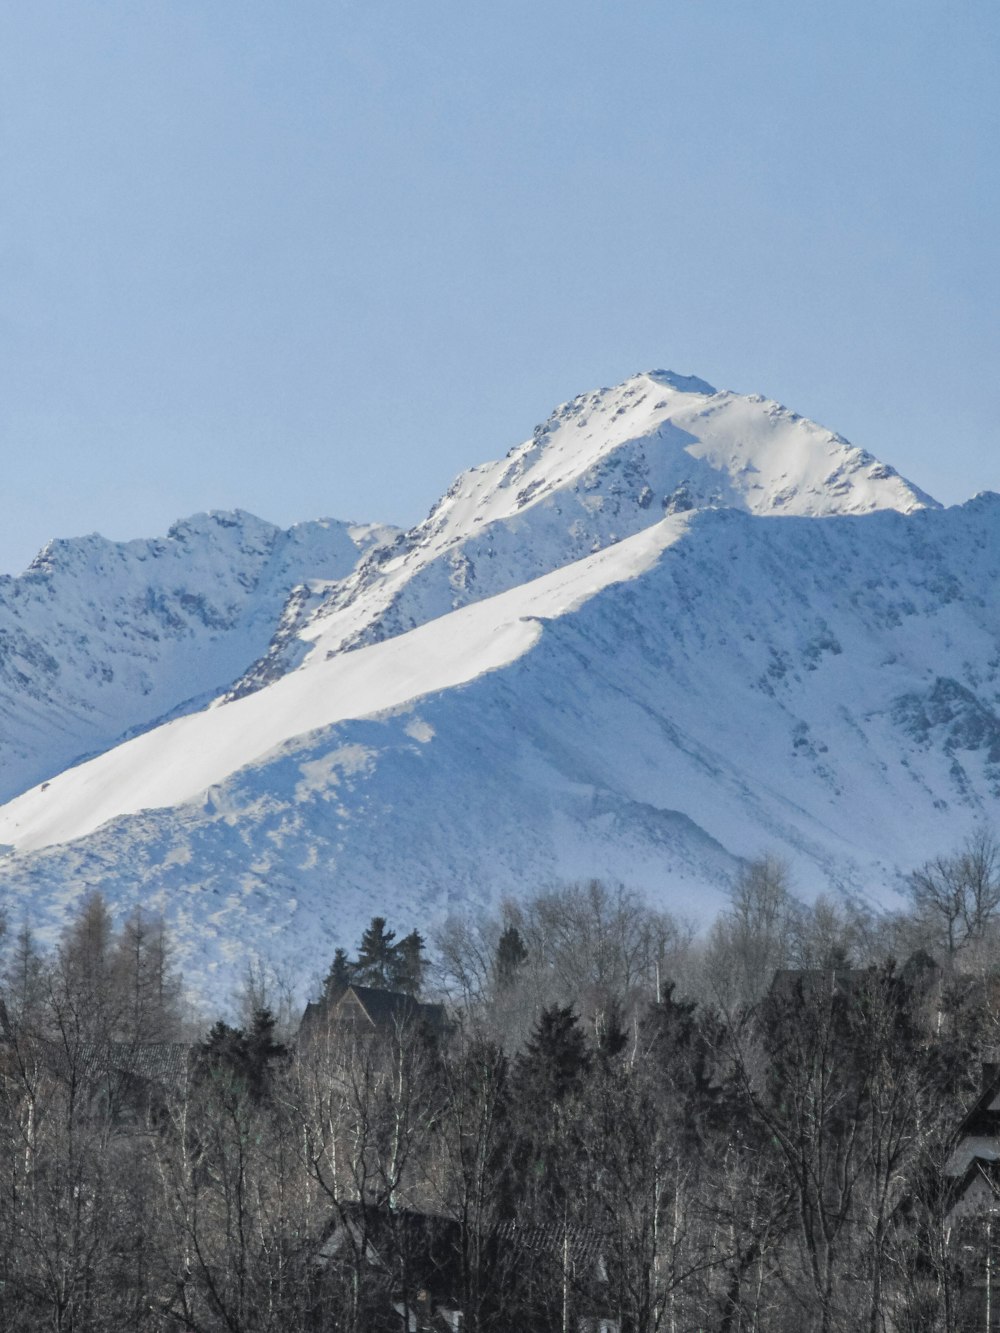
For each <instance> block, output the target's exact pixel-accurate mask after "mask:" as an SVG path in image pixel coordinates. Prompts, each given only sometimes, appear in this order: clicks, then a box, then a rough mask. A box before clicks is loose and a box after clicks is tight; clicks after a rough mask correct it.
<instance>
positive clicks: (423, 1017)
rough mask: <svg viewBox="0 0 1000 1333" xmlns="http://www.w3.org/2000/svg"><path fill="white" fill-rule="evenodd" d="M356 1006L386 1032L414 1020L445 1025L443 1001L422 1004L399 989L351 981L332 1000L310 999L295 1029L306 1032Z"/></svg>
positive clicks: (335, 1018)
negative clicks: (387, 988) (379, 987)
mask: <svg viewBox="0 0 1000 1333" xmlns="http://www.w3.org/2000/svg"><path fill="white" fill-rule="evenodd" d="M358 1008H360V1010H361V1012H362V1013H363V1014H364V1015H365V1017H366V1018H367V1019H368V1021H369V1023H371V1025H372V1027H373V1028H374V1029H375V1030H376V1031H378V1032H390V1031H393V1030H396V1029H398V1028H400V1027H402V1026H403V1025H404V1024H414V1023H426V1024H427V1025H428V1026H429V1027H431V1028H433V1029H434V1030H435V1031H441V1030H443V1029H444V1028H445V1026H446V1025H447V1018H446V1016H445V1009H444V1005H443V1004H424V1003H423V1002H422V1001H420V1000H416V999H414V997H413V996H412V995H407V994H406V993H405V992H403V991H394V990H379V989H378V988H377V987H375V986H356V985H354V984H352V985H350V986H348V987H347V989H346V990H345V991H344V993H343V994H342V995H340V996H338V998H337V999H336V1000H334V1001H332V1002H331V1001H328V1000H326V999H321V1000H313V1001H310V1003H309V1004H307V1005H306V1009H305V1013H304V1014H303V1015H302V1022H301V1024H300V1026H299V1031H300V1032H308V1031H309V1030H310V1029H312V1028H314V1027H315V1026H316V1025H317V1024H318V1023H321V1022H322V1021H323V1020H324V1019H326V1020H328V1021H333V1022H336V1021H337V1019H338V1018H341V1017H343V1016H344V1014H345V1013H346V1012H348V1011H349V1010H352V1009H353V1010H355V1011H356V1010H357V1009H358Z"/></svg>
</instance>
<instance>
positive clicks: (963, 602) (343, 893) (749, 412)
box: [0, 372, 1000, 992]
mask: <svg viewBox="0 0 1000 1333" xmlns="http://www.w3.org/2000/svg"><path fill="white" fill-rule="evenodd" d="M657 374H659V375H660V376H661V377H662V379H664V380H666V379H669V383H665V382H660V381H658V380H657V379H656V378H654V377H652V376H649V375H646V376H641V377H634V378H633V380H631V381H626V383H625V384H624V385H621V386H617V388H616V389H614V390H604V391H598V392H597V393H596V394H595V395H581V396H580V398H578V399H575V400H572V402H571V403H570V404H564V405H563V406H562V407H561V408H559V409H557V410H556V412H555V413H553V415H552V416H551V417H550V418H549V423H550V425H549V426H548V427H547V426H546V425H545V423H543V426H542V427H541V428H539V430H537V431H536V432H535V434H534V435H533V436H532V438H531V439H530V440H527V441H524V442H523V443H522V444H521V445H518V446H515V448H514V449H513V450H511V451H510V452H509V453H508V455H507V456H506V458H505V459H503V460H499V461H498V462H497V463H495V464H486V465H480V466H479V467H478V468H474V469H470V470H469V471H467V472H465V473H463V474H462V475H461V477H460V478H458V479H457V481H456V483H455V484H454V485H453V486H452V487H451V488H450V490H449V492H448V493H447V494H446V495H445V496H444V497H442V500H441V501H440V502H439V503H438V505H436V506H435V507H434V509H432V511H431V514H430V515H429V517H428V518H427V519H426V520H424V522H423V523H422V524H418V525H417V526H416V527H415V528H414V529H411V530H410V532H408V533H403V534H391V533H387V534H385V535H384V540H382V541H381V542H380V543H378V544H377V545H375V546H373V547H372V548H370V549H369V550H368V551H367V552H362V553H361V554H360V557H359V559H358V560H357V562H356V563H355V564H354V565H353V566H352V568H351V569H350V571H349V572H347V573H346V574H345V575H344V576H342V577H340V578H335V579H331V580H322V579H315V580H307V581H306V582H305V583H303V584H300V585H299V587H298V590H295V591H292V592H290V593H289V594H288V595H287V596H286V598H285V602H284V608H283V610H282V611H281V612H280V613H279V614H280V615H282V616H283V617H284V625H285V631H286V632H285V637H284V639H282V628H281V627H280V626H279V630H278V633H277V634H276V635H274V636H273V637H272V640H271V648H272V649H274V648H275V645H276V644H277V645H278V646H277V650H276V651H275V652H274V653H272V656H271V661H270V667H271V668H272V669H271V673H270V676H269V678H267V679H262V680H259V681H257V682H254V683H253V687H252V688H248V689H244V690H242V691H240V690H237V691H234V692H231V693H229V694H228V695H226V696H224V697H223V698H217V699H215V700H214V701H213V702H212V704H211V705H210V706H209V707H208V708H206V709H203V710H201V711H199V712H194V713H190V714H188V715H186V716H183V717H181V718H179V719H177V720H175V721H173V722H170V723H169V724H167V725H165V726H162V727H159V728H157V729H155V730H153V731H148V732H145V733H144V734H143V735H141V736H139V737H137V738H136V739H134V740H132V741H129V742H127V743H126V744H124V745H119V746H117V747H115V748H113V749H111V750H109V751H107V752H106V753H105V754H104V755H101V756H98V757H97V758H95V759H94V760H92V761H90V762H88V763H86V764H83V765H81V766H80V767H78V768H75V769H72V770H69V771H67V772H64V773H61V774H58V775H56V776H55V777H54V778H53V779H52V780H51V781H50V782H49V783H48V784H47V786H46V788H45V790H44V791H43V790H42V789H41V788H39V787H35V788H33V789H31V790H29V791H27V792H24V793H22V794H21V795H20V796H19V797H17V798H16V799H14V800H12V801H9V802H8V803H7V804H6V805H4V806H3V807H2V808H0V842H2V843H4V844H6V845H7V848H8V852H7V855H5V856H3V857H2V858H0V891H2V892H3V893H5V894H6V896H7V900H8V902H9V903H11V904H20V905H21V906H22V907H23V908H27V907H28V906H29V905H31V907H32V910H33V911H34V913H35V915H36V923H37V924H38V925H39V927H40V928H41V929H42V930H43V931H46V930H47V931H49V932H50V933H51V932H56V931H57V930H58V923H59V921H60V920H61V916H62V914H63V913H64V912H65V911H66V910H67V909H68V908H69V907H71V905H72V904H73V902H75V901H78V900H79V897H80V895H81V894H82V893H84V892H86V891H87V889H88V888H90V887H97V886H100V887H102V888H103V889H104V890H105V892H107V893H109V895H110V896H111V898H112V899H113V901H114V903H115V905H117V906H120V907H121V908H127V907H128V906H130V905H132V904H134V903H136V902H144V903H146V904H147V905H150V906H153V907H162V908H164V909H165V910H167V911H168V914H169V915H170V917H171V918H172V921H173V924H174V928H175V930H176V933H177V938H178V942H179V947H180V950H181V953H182V956H183V957H184V958H185V960H186V966H187V967H188V969H189V971H190V975H191V976H192V977H193V978H195V980H196V983H197V985H199V986H200V987H202V988H204V989H207V990H209V991H217V992H221V990H222V989H224V988H225V986H226V985H228V984H230V983H231V982H232V980H233V975H234V969H235V968H237V967H238V966H239V965H241V964H242V963H243V962H245V960H246V957H247V956H248V954H252V953H258V954H260V955H262V956H267V957H271V958H272V959H273V960H275V961H277V962H279V963H282V964H283V965H286V966H287V967H289V968H293V969H294V970H295V971H296V973H297V974H298V975H309V974H310V969H311V968H313V967H319V966H321V965H322V963H323V961H324V959H323V958H322V957H321V956H320V954H321V953H323V951H325V952H327V953H329V952H331V951H332V948H333V947H334V946H335V945H336V944H337V943H343V941H344V939H345V938H351V937H353V936H354V935H355V934H356V933H357V931H358V929H359V928H360V926H361V925H363V924H364V921H365V920H367V917H368V916H369V915H370V914H371V910H372V905H373V903H374V904H375V905H377V906H378V907H379V908H380V909H384V910H385V911H386V912H389V913H391V914H392V915H393V916H394V917H395V919H398V920H400V921H401V922H403V923H404V924H406V925H415V926H419V927H420V928H421V929H424V928H425V927H426V926H427V925H428V924H429V923H430V922H432V921H433V920H434V919H436V918H439V917H440V916H441V915H442V914H443V913H445V912H447V911H449V910H453V909H455V908H465V909H474V908H475V907H476V906H486V905H491V904H493V903H495V902H496V900H497V898H498V897H500V896H503V895H504V894H507V893H512V892H517V891H519V890H530V889H533V888H537V887H539V885H540V884H543V883H551V882H556V881H558V880H562V879H566V878H574V877H586V876H590V875H598V876H604V877H607V878H613V879H619V880H624V881H626V882H629V883H630V884H633V885H635V886H636V887H639V888H641V889H644V890H646V891H647V892H648V893H649V894H650V895H651V896H652V897H653V898H655V899H656V900H657V901H658V902H659V903H660V904H661V905H663V906H665V907H668V908H671V909H673V910H675V911H681V912H682V913H685V914H686V913H689V912H690V911H692V910H696V914H698V915H700V916H701V917H702V918H703V919H704V918H705V917H707V916H709V915H711V913H712V912H713V911H714V910H715V909H716V908H717V907H718V906H719V905H720V904H721V903H723V902H724V901H725V894H726V888H727V885H728V883H729V882H730V881H731V879H732V876H733V874H734V873H735V871H736V869H737V868H738V866H739V865H740V863H741V861H742V860H743V859H745V858H746V857H749V856H753V855H756V854H759V853H760V852H761V851H763V850H765V849H769V848H770V849H773V850H776V851H777V852H779V853H780V854H783V855H785V856H786V857H787V858H788V860H789V861H790V863H791V865H792V867H793V870H794V872H795V875H796V878H797V881H798V883H799V886H800V889H801V891H802V892H803V893H804V894H805V895H806V896H812V895H814V894H816V893H819V892H824V891H834V892H841V893H847V894H850V895H852V896H857V897H862V898H867V899H868V900H869V901H871V902H873V903H876V904H880V905H887V904H891V903H892V902H893V901H895V895H896V894H897V893H898V890H899V888H900V886H901V884H902V882H903V880H902V877H903V876H904V875H905V873H906V871H907V870H908V869H909V868H911V866H912V865H913V864H914V863H915V862H918V861H919V860H920V859H922V858H923V857H925V856H929V855H931V854H933V853H935V852H937V851H940V850H942V848H945V849H946V848H947V847H948V846H950V845H951V844H953V843H954V842H956V841H958V840H959V838H960V837H961V836H962V835H963V834H964V833H965V832H966V831H967V828H968V826H969V825H970V824H971V823H973V822H975V821H977V820H981V819H983V818H988V817H989V816H990V814H991V813H992V812H993V811H994V810H995V808H996V802H997V800H998V799H1000V635H998V632H997V630H996V628H995V626H996V623H997V617H996V609H997V594H996V588H997V587H998V586H1000V498H998V497H997V496H993V495H990V494H984V495H982V496H979V497H976V498H975V499H974V500H971V501H969V502H967V503H966V504H965V505H963V506H957V507H954V508H952V509H947V510H945V509H942V508H941V507H940V506H937V505H936V503H935V502H934V501H932V500H931V499H930V497H928V496H926V495H925V494H924V493H923V492H921V491H920V490H919V489H918V488H916V487H913V486H912V485H910V483H908V482H906V481H905V480H904V479H903V478H901V477H899V476H898V474H897V473H895V471H894V470H893V469H891V468H888V467H886V466H885V465H884V464H881V463H879V462H878V461H877V460H875V459H874V458H872V456H871V455H869V454H867V453H865V452H864V451H862V450H856V449H854V448H853V446H850V445H848V444H847V443H846V442H845V441H843V440H842V438H841V437H839V436H836V435H834V434H833V433H832V432H829V431H825V430H824V429H823V428H822V427H818V426H816V425H815V424H814V423H811V422H806V421H804V420H803V419H802V418H800V417H797V416H796V414H794V413H790V412H789V411H788V409H786V408H782V407H780V405H778V404H774V403H771V402H770V401H769V400H765V399H759V400H758V399H756V398H744V397H740V396H738V395H732V394H718V393H714V392H711V393H710V392H708V390H710V389H711V386H710V385H706V383H705V382H704V381H700V380H695V381H692V380H691V379H687V378H683V379H682V378H681V377H676V376H672V375H670V376H667V374H666V373H664V372H658V373H657ZM692 384H693V385H694V386H695V387H693V388H692V387H691V386H692ZM678 385H680V387H678ZM640 399H642V401H639V400H640ZM661 402H664V403H666V406H665V407H664V406H658V404H660V403H661ZM581 418H585V423H584V425H582V426H581V425H578V424H577V422H578V421H580V420H581ZM650 421H652V428H651V429H646V430H643V429H640V427H642V426H643V424H645V425H649V422H650ZM588 429H589V433H590V435H591V437H594V436H595V432H597V433H598V434H599V436H600V438H591V439H590V440H587V434H588ZM699 431H700V432H701V433H700V434H699V433H698V432H699ZM713 432H714V433H713ZM577 441H579V444H577V443H576V442H577ZM563 446H565V447H563ZM588 450H589V451H590V452H589V453H588V452H587V451H588ZM657 450H659V452H655V451H657ZM691 450H694V453H692V452H690V451H691ZM639 455H641V456H642V464H641V466H640V465H638V463H636V459H637V457H638V456H639ZM696 455H697V456H696ZM789 458H791V460H792V463H791V464H789V462H788V461H787V460H788V459H789ZM706 460H707V461H706ZM629 463H636V466H635V467H634V468H631V469H629V468H628V467H627V464H629ZM748 464H749V466H748ZM793 465H794V466H793ZM796 467H797V469H798V470H797V471H796ZM540 468H541V472H540V471H539V469H540ZM574 469H575V470H574ZM679 469H683V470H684V472H685V476H684V477H683V478H682V480H683V481H684V482H685V483H686V484H685V490H686V494H684V495H679V494H678V489H679V486H680V483H679V482H677V478H678V475H679V471H678V470H679ZM539 480H541V481H542V482H543V483H544V485H542V486H537V487H535V489H534V490H532V491H531V492H530V493H528V494H527V495H525V494H524V491H525V489H526V487H527V486H529V485H530V484H531V482H532V481H539ZM675 483H676V484H675ZM545 486H547V487H548V489H547V490H546V489H545ZM646 486H649V487H650V490H651V491H652V496H651V497H650V498H649V499H648V501H647V502H646V503H645V504H644V503H643V501H642V497H643V487H646ZM733 501H735V502H733ZM797 509H798V510H800V511H801V512H796V510H797ZM477 515H478V517H479V521H478V522H477V521H476V518H477ZM489 550H492V555H489V554H487V551H489ZM479 564H482V565H483V566H484V569H483V571H482V572H480V570H479V569H478V567H477V566H478V565H479ZM470 567H471V569H470ZM491 568H492V569H495V570H496V572H495V573H490V570H491ZM539 569H541V572H536V571H538V570H539ZM462 571H464V579H463V578H456V572H459V573H461V572H462ZM283 653H287V657H286V658H284V659H283V658H282V654H283ZM260 660H264V661H267V654H265V655H264V658H263V659H258V662H259V661H260ZM248 674H252V673H246V674H245V676H244V680H245V679H246V676H247V675H248ZM327 961H328V960H327Z"/></svg>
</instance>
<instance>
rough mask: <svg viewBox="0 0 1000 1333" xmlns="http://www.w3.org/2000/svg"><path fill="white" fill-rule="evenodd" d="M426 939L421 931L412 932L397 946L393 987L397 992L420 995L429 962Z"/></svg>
mask: <svg viewBox="0 0 1000 1333" xmlns="http://www.w3.org/2000/svg"><path fill="white" fill-rule="evenodd" d="M424 943H425V941H424V937H423V936H422V935H421V933H420V931H419V930H411V931H410V933H409V935H405V936H404V937H403V939H401V940H400V941H399V943H398V944H397V945H396V947H395V950H394V954H395V958H394V968H393V976H392V980H393V985H394V987H395V988H396V990H401V991H405V992H406V994H407V995H419V994H420V988H421V986H422V984H423V979H424V968H425V967H426V966H427V960H426V958H425V957H424Z"/></svg>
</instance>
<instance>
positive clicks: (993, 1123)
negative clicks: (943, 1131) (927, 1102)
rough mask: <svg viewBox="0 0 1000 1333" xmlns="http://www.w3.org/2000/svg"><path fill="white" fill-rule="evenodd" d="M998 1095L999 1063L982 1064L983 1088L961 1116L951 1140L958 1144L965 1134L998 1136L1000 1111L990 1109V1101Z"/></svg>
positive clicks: (999, 1086)
mask: <svg viewBox="0 0 1000 1333" xmlns="http://www.w3.org/2000/svg"><path fill="white" fill-rule="evenodd" d="M998 1097H1000V1065H996V1064H986V1065H983V1090H982V1092H981V1093H980V1094H979V1096H978V1097H977V1098H976V1100H975V1101H974V1102H973V1103H972V1105H971V1106H970V1107H969V1109H968V1111H966V1113H965V1115H964V1116H963V1117H962V1122H961V1124H960V1125H959V1127H958V1129H957V1130H956V1131H955V1136H954V1140H953V1142H954V1143H955V1144H958V1143H960V1142H961V1140H962V1139H964V1138H965V1137H966V1136H967V1135H970V1134H971V1135H975V1136H976V1137H977V1138H978V1137H981V1136H985V1135H991V1134H992V1135H995V1136H996V1137H997V1138H1000V1111H991V1110H990V1103H991V1102H995V1101H996V1100H997V1098H998Z"/></svg>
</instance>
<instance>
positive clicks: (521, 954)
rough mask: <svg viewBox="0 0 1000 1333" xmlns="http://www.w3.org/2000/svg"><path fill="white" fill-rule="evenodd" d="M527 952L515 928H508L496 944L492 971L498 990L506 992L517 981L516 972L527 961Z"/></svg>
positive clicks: (519, 933) (511, 926)
mask: <svg viewBox="0 0 1000 1333" xmlns="http://www.w3.org/2000/svg"><path fill="white" fill-rule="evenodd" d="M527 958H528V950H527V949H526V948H525V944H524V940H522V939H521V932H520V931H519V930H518V928H517V926H513V925H510V926H508V927H507V928H506V929H505V930H504V932H503V934H502V935H501V936H500V941H499V943H498V944H497V952H496V958H495V959H494V963H493V971H494V975H495V976H496V982H497V986H498V988H499V989H500V990H508V989H509V988H510V987H511V986H513V984H514V982H515V980H516V979H517V973H518V970H519V969H520V968H521V967H522V966H523V964H524V963H525V962H526V961H527Z"/></svg>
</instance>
